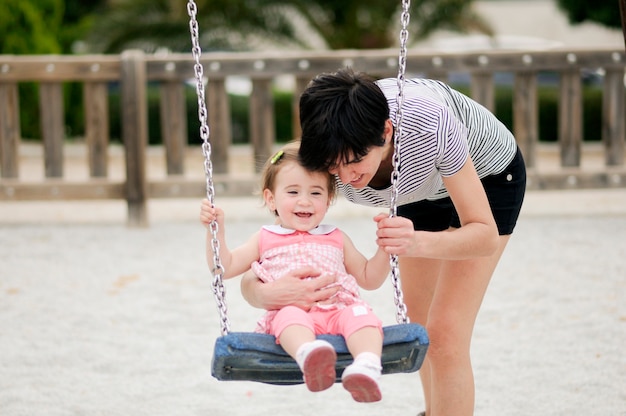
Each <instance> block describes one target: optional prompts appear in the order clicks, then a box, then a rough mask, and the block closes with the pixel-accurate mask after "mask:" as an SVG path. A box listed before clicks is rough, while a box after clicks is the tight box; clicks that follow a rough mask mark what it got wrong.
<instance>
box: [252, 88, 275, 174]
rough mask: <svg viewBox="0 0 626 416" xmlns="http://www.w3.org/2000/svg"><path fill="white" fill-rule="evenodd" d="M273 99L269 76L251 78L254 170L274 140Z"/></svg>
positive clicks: (267, 153) (263, 160) (270, 152)
mask: <svg viewBox="0 0 626 416" xmlns="http://www.w3.org/2000/svg"><path fill="white" fill-rule="evenodd" d="M275 131H276V127H275V126H274V99H273V96H272V80H271V78H253V79H252V94H251V95H250V137H251V139H252V140H251V141H252V146H253V148H254V168H255V169H254V171H255V172H260V170H261V167H262V166H263V164H264V163H265V161H266V160H267V158H268V157H270V156H271V154H272V146H273V144H274V141H275V136H276V133H275Z"/></svg>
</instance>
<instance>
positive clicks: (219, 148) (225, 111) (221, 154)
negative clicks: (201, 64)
mask: <svg viewBox="0 0 626 416" xmlns="http://www.w3.org/2000/svg"><path fill="white" fill-rule="evenodd" d="M207 97H208V102H207V112H208V115H207V117H208V122H209V126H210V127H211V163H212V164H213V173H228V163H229V158H228V150H229V148H230V146H231V145H232V143H233V133H232V129H231V126H230V122H231V113H230V102H229V97H228V92H227V91H226V79H225V78H224V77H216V76H210V77H209V82H208V84H207Z"/></svg>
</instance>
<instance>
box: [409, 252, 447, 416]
mask: <svg viewBox="0 0 626 416" xmlns="http://www.w3.org/2000/svg"><path fill="white" fill-rule="evenodd" d="M399 265H400V277H401V283H402V293H403V296H404V303H405V304H406V306H407V313H408V316H409V319H410V321H411V322H416V323H418V324H420V325H423V326H424V327H425V326H426V323H427V322H428V311H429V310H430V304H431V302H432V299H433V294H434V293H435V287H436V285H437V279H438V278H439V275H440V273H441V265H442V261H441V260H434V259H424V258H416V257H402V258H400V262H399ZM428 356H429V354H426V357H425V359H424V362H423V363H422V366H421V367H420V370H419V375H420V379H421V381H422V390H423V391H424V402H425V404H426V413H427V414H430V412H429V411H430V391H431V389H430V363H429V359H428Z"/></svg>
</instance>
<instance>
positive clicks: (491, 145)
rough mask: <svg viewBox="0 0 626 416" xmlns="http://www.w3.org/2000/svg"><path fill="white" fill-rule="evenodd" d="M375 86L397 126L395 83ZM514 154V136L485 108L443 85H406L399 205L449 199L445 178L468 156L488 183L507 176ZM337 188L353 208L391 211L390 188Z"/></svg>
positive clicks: (408, 82) (413, 81)
mask: <svg viewBox="0 0 626 416" xmlns="http://www.w3.org/2000/svg"><path fill="white" fill-rule="evenodd" d="M377 84H378V86H379V87H380V88H381V90H382V91H383V93H384V94H385V96H386V97H387V101H388V103H389V110H390V118H391V121H392V122H394V123H395V114H396V111H397V107H398V106H397V102H396V100H397V95H398V85H397V80H396V79H395V78H393V79H391V78H389V79H382V80H379V81H377ZM516 151H517V144H516V142H515V138H514V137H513V134H511V132H510V131H509V130H508V129H507V128H506V127H505V126H504V124H502V123H501V122H500V121H499V120H498V119H497V118H496V117H495V116H494V115H493V114H492V113H491V112H490V111H489V110H487V109H486V108H485V107H483V106H482V105H480V104H478V103H477V102H475V101H473V100H472V99H470V98H469V97H467V96H465V95H463V94H461V93H459V92H458V91H455V90H453V89H452V88H450V87H449V86H447V85H446V84H444V83H442V82H439V81H435V80H429V79H420V78H416V79H407V80H406V81H405V85H404V106H403V116H402V138H401V141H400V163H399V169H400V176H399V178H398V205H405V204H409V203H412V202H416V201H421V200H424V199H430V200H436V199H441V198H444V197H447V196H448V193H447V191H446V189H445V186H444V185H443V179H442V178H443V177H446V176H451V175H454V174H455V173H457V172H458V171H459V170H460V169H461V168H462V167H463V165H464V164H465V161H466V160H467V157H468V155H470V156H471V158H472V161H473V162H474V166H475V168H476V171H477V173H478V176H479V177H480V178H484V177H485V176H489V175H494V174H498V173H501V172H502V171H504V169H505V168H506V167H507V166H508V164H509V163H510V162H511V161H512V160H513V157H514V156H515V153H516ZM338 186H339V189H340V190H341V191H342V193H343V194H344V195H345V196H346V198H347V199H348V200H349V201H351V202H355V203H357V204H361V205H369V206H375V207H389V204H390V200H391V186H389V187H387V188H384V189H374V188H371V187H369V186H367V187H365V188H361V189H355V188H353V187H352V186H351V185H349V184H344V183H342V182H341V181H340V180H338Z"/></svg>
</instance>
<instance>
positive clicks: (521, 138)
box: [513, 72, 539, 168]
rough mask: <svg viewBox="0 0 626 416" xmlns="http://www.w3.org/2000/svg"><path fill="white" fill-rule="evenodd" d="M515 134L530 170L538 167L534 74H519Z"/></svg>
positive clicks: (515, 105) (516, 84)
mask: <svg viewBox="0 0 626 416" xmlns="http://www.w3.org/2000/svg"><path fill="white" fill-rule="evenodd" d="M513 134H514V135H515V139H516V140H517V144H518V145H519V147H520V149H521V150H522V154H523V155H524V161H525V162H526V166H528V167H529V168H531V167H535V165H536V159H537V155H536V151H537V149H536V147H537V146H536V145H537V142H538V141H539V104H538V98H537V76H536V74H535V73H534V72H519V73H517V74H516V76H515V83H514V86H513Z"/></svg>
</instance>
